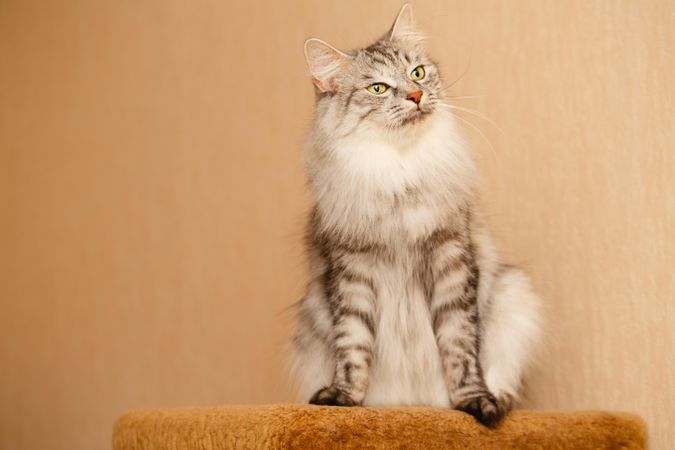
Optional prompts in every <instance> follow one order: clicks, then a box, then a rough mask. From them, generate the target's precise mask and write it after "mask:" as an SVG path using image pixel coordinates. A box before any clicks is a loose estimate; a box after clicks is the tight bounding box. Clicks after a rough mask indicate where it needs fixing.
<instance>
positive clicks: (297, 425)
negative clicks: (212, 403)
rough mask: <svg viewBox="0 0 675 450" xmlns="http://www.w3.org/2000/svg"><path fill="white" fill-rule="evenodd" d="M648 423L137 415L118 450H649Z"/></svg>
mask: <svg viewBox="0 0 675 450" xmlns="http://www.w3.org/2000/svg"><path fill="white" fill-rule="evenodd" d="M646 439H647V438H646V431H645V425H644V422H643V421H642V420H641V419H640V418H639V417H637V416H635V415H632V414H627V413H615V412H595V411H593V412H543V411H513V412H511V413H510V414H509V415H508V417H507V418H506V419H505V420H504V421H503V422H502V423H501V424H500V425H499V426H498V427H496V428H495V429H488V428H485V427H484V426H482V425H480V424H479V423H477V422H476V421H475V420H474V419H473V417H471V416H469V415H467V414H465V413H462V412H458V411H453V410H449V409H440V408H343V407H331V406H313V405H295V404H281V405H255V406H226V407H220V408H187V409H158V410H150V411H134V412H128V413H126V414H124V415H122V416H121V417H120V418H119V419H118V420H117V422H116V423H115V429H114V436H113V448H114V450H160V449H161V450H177V449H186V450H198V449H199V450H223V449H338V448H339V449H461V450H467V449H576V450H581V449H643V448H646Z"/></svg>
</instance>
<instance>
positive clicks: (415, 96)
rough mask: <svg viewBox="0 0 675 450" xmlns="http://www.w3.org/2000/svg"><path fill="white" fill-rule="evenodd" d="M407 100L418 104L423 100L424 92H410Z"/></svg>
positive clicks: (406, 97)
mask: <svg viewBox="0 0 675 450" xmlns="http://www.w3.org/2000/svg"><path fill="white" fill-rule="evenodd" d="M405 99H406V100H410V101H411V102H415V103H416V104H418V103H419V102H420V100H422V91H415V92H408V94H407V95H406V96H405Z"/></svg>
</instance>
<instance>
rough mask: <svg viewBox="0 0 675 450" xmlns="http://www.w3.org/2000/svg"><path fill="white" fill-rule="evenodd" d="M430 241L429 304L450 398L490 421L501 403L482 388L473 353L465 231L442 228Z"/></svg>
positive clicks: (475, 326)
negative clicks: (430, 279) (459, 232)
mask: <svg viewBox="0 0 675 450" xmlns="http://www.w3.org/2000/svg"><path fill="white" fill-rule="evenodd" d="M432 238H433V239H434V240H435V241H434V242H433V243H432V245H431V246H430V247H431V248H432V251H431V255H430V262H431V275H432V280H433V281H432V286H431V292H430V294H431V297H430V310H431V319H432V326H433V331H434V335H435V337H436V342H437V344H438V349H439V351H440V356H441V362H442V366H443V371H444V375H445V378H446V383H447V386H448V391H449V394H450V404H451V406H452V407H453V408H455V409H458V410H460V411H464V412H467V413H469V414H471V415H472V416H474V417H475V418H476V419H477V420H478V421H479V422H481V423H482V424H484V425H487V426H494V425H496V424H497V423H498V422H499V421H500V420H501V419H502V418H503V417H504V415H505V413H506V408H504V407H502V405H500V403H499V402H498V401H497V399H496V398H495V397H494V396H493V395H492V394H491V393H490V391H489V390H488V388H487V386H486V384H485V380H484V378H483V372H482V369H481V366H480V361H479V359H478V353H479V343H480V336H479V330H480V327H479V316H478V304H477V297H476V295H477V286H478V276H479V273H478V269H477V266H476V263H475V261H474V257H473V249H472V248H471V245H470V244H469V243H468V240H467V239H466V237H464V236H461V235H459V234H456V233H453V232H449V231H445V232H439V233H436V234H435V235H434V236H433V237H432Z"/></svg>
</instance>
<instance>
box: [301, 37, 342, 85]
mask: <svg viewBox="0 0 675 450" xmlns="http://www.w3.org/2000/svg"><path fill="white" fill-rule="evenodd" d="M305 58H306V59H307V65H308V66H309V71H310V72H311V74H312V82H313V83H314V85H315V86H316V87H317V88H318V89H319V90H320V91H321V92H335V89H336V85H335V77H336V76H337V75H338V74H339V73H340V72H341V71H342V70H344V68H345V67H346V66H347V64H349V62H350V61H351V59H352V57H351V56H350V55H348V54H346V53H343V52H341V51H340V50H338V49H336V48H335V47H332V46H330V45H328V44H326V43H325V42H324V41H322V40H321V39H315V38H312V39H307V40H306V41H305Z"/></svg>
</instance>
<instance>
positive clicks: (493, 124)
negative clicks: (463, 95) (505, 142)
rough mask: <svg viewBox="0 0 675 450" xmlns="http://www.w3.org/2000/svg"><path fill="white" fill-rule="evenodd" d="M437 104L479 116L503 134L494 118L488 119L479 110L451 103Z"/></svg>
mask: <svg viewBox="0 0 675 450" xmlns="http://www.w3.org/2000/svg"><path fill="white" fill-rule="evenodd" d="M439 106H444V107H446V108H449V109H455V110H457V111H463V112H465V113H468V114H473V115H474V116H476V117H479V118H481V119H483V120H485V121H486V122H488V123H489V124H490V125H492V126H493V127H495V128H496V129H497V131H499V132H500V133H501V134H504V130H502V129H501V128H500V127H499V125H497V124H496V123H495V121H494V120H492V119H490V118H489V117H487V116H486V115H485V114H483V113H481V112H479V111H476V110H475V109H471V108H466V107H463V106H457V105H453V104H452V103H439Z"/></svg>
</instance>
